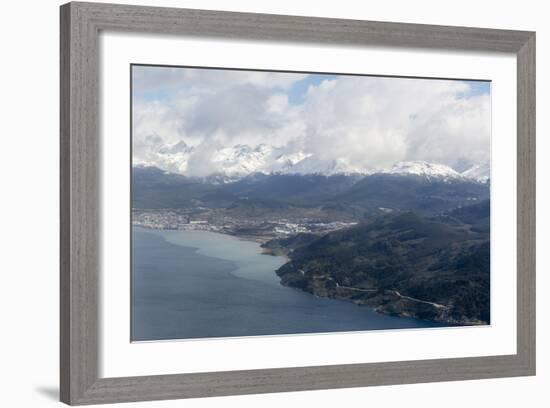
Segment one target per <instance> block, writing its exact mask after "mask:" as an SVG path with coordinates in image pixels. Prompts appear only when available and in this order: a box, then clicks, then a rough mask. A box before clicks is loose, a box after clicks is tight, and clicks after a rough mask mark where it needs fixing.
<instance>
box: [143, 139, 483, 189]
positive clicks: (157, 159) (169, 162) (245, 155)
mask: <svg viewBox="0 0 550 408" xmlns="http://www.w3.org/2000/svg"><path fill="white" fill-rule="evenodd" d="M195 155H197V156H195ZM198 157H200V158H201V159H200V161H199V160H198ZM202 161H203V162H204V164H205V166H204V168H203V169H201V171H202V173H199V174H198V173H197V172H196V170H197V169H196V167H194V166H197V165H199V166H200V165H201V164H203V162H202ZM134 164H136V165H143V166H153V167H158V168H160V169H162V170H164V171H168V172H172V173H179V174H183V175H190V176H193V177H203V178H205V179H207V180H211V181H213V182H216V183H228V182H233V181H237V180H239V179H241V178H243V177H246V176H249V175H251V174H266V175H268V174H289V175H292V174H296V175H305V174H321V175H325V176H331V175H335V174H346V175H352V174H355V175H357V174H359V175H369V174H373V173H382V174H396V175H414V176H423V177H426V178H428V179H434V180H442V181H450V180H460V179H461V180H465V179H471V180H475V181H478V182H483V183H484V182H487V180H488V179H489V163H485V164H481V165H478V166H474V167H472V168H470V169H469V170H466V171H465V172H463V173H458V172H457V171H455V170H453V169H452V168H451V167H449V166H446V165H444V164H438V163H429V162H427V161H422V160H418V161H403V162H400V163H397V164H395V165H394V166H392V167H391V168H389V169H378V170H373V169H370V168H368V167H366V166H365V167H359V166H357V165H353V164H351V163H349V161H348V160H346V159H345V158H339V159H333V160H321V159H319V157H317V156H315V155H314V154H311V153H305V152H303V151H292V152H288V149H285V148H282V147H275V146H271V145H267V144H259V145H257V146H249V145H245V144H237V145H234V146H230V147H223V148H220V149H214V150H213V151H210V150H208V151H206V152H205V151H204V148H201V147H200V146H198V147H193V146H189V145H187V144H186V143H185V142H184V141H180V142H178V143H176V144H174V145H171V146H164V147H162V148H160V149H158V150H156V152H155V153H152V154H151V155H149V156H148V157H147V158H146V160H139V159H136V160H135V161H134Z"/></svg>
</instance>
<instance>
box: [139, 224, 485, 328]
mask: <svg viewBox="0 0 550 408" xmlns="http://www.w3.org/2000/svg"><path fill="white" fill-rule="evenodd" d="M134 226H135V227H139V228H143V229H146V230H157V231H204V232H210V233H215V234H221V235H227V236H230V237H233V238H236V239H238V240H241V241H245V242H253V243H256V244H258V245H259V249H260V251H259V253H260V254H261V255H267V256H272V257H281V258H284V261H285V262H284V263H283V264H282V265H285V264H287V263H288V262H291V261H292V260H291V258H290V257H289V256H288V254H286V253H285V252H284V251H276V250H274V249H273V248H269V247H265V246H263V244H265V243H266V242H269V241H270V240H272V239H273V238H271V237H258V236H250V235H237V234H234V233H231V232H229V231H223V230H218V229H207V228H153V227H149V226H144V225H138V224H132V227H134ZM278 269H279V268H277V269H275V270H274V271H273V273H274V275H275V276H276V277H277V280H278V283H279V284H280V285H281V286H285V287H288V288H293V289H298V290H300V291H301V292H303V293H307V294H309V295H312V296H315V297H319V298H326V299H332V300H337V301H345V302H349V303H353V304H355V305H357V306H361V307H365V306H366V307H368V308H369V309H371V310H373V311H374V312H376V313H378V314H382V315H388V316H393V317H399V318H405V319H407V318H412V319H416V320H420V321H425V322H429V323H438V324H444V325H448V326H473V325H484V324H485V323H483V322H480V323H477V322H458V321H450V320H448V319H443V318H442V319H423V318H421V317H419V316H417V315H415V314H414V313H410V312H407V311H401V312H397V311H395V310H394V309H392V308H391V307H388V305H387V304H385V305H384V304H382V302H373V301H372V300H371V299H368V300H365V299H354V297H353V295H352V292H353V291H354V290H357V289H356V288H345V287H338V288H337V289H338V290H336V291H328V290H326V288H323V290H321V291H318V290H312V291H310V290H306V289H305V288H303V287H299V286H294V285H292V284H289V282H287V281H286V280H285V279H284V277H283V276H281V275H279V273H278Z"/></svg>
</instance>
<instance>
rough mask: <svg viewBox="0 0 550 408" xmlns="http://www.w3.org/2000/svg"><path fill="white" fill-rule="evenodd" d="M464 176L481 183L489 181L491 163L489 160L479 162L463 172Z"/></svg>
mask: <svg viewBox="0 0 550 408" xmlns="http://www.w3.org/2000/svg"><path fill="white" fill-rule="evenodd" d="M461 174H462V176H463V177H466V178H468V179H472V180H475V181H477V182H479V183H487V182H488V181H489V179H490V177H491V165H490V163H489V162H488V161H487V162H485V163H482V164H477V165H475V166H473V167H471V168H469V169H468V170H466V171H463V172H462V173H461Z"/></svg>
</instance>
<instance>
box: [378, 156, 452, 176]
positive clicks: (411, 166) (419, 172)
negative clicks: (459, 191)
mask: <svg viewBox="0 0 550 408" xmlns="http://www.w3.org/2000/svg"><path fill="white" fill-rule="evenodd" d="M381 173H385V174H400V175H415V176H425V177H428V178H443V179H455V178H461V177H462V176H461V174H460V173H458V172H456V171H455V170H453V169H452V168H450V167H449V166H446V165H444V164H439V163H429V162H426V161H423V160H417V161H404V162H400V163H397V164H395V165H394V166H393V167H392V168H391V169H389V170H383V171H382V172H381Z"/></svg>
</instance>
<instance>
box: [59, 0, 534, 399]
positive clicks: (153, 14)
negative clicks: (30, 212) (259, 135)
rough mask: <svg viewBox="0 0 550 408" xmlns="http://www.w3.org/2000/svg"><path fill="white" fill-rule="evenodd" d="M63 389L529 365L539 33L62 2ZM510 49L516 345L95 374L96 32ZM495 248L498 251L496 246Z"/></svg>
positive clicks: (329, 380) (203, 388)
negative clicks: (335, 361) (436, 354)
mask: <svg viewBox="0 0 550 408" xmlns="http://www.w3.org/2000/svg"><path fill="white" fill-rule="evenodd" d="M60 18H61V43H60V51H61V61H60V62H61V70H60V76H61V77H60V79H61V88H60V94H61V106H60V138H61V139H60V149H61V154H60V156H61V157H60V184H61V191H60V217H61V228H60V231H61V233H60V243H61V245H60V260H61V267H60V289H61V290H60V293H61V299H60V322H61V324H60V339H61V342H60V396H61V401H63V402H65V403H67V404H70V405H82V404H99V403H115V402H128V401H145V400H160V399H178V398H196V397H209V396H224V395H240V394H257V393H269V392H282V391H301V390H319V389H328V388H349V387H365V386H374V385H390V384H406V383H421V382H436V381H455V380H468V379H482V378H497V377H512V376H528V375H535V304H536V299H535V33H534V32H528V31H513V30H496V29H483V28H463V27H446V26H435V25H418V24H404V23H386V22H371V21H359V20H344V19H328V18H315V17H296V16H283V15H267V14H251V13H237V12H221V11H206V10H191V9H175V8H160V7H143V6H130V5H115V4H95V3H80V2H72V3H68V4H65V5H63V6H61V9H60ZM102 30H109V31H115V32H116V31H122V32H138V33H142V34H143V33H145V34H174V35H182V36H193V37H223V38H226V39H247V40H263V41H287V42H300V43H313V44H330V45H347V46H350V45H351V46H357V47H361V46H367V45H377V46H388V47H401V48H425V49H445V50H468V51H480V52H497V53H498V52H506V53H514V54H515V55H516V58H517V234H518V240H517V353H516V354H514V355H503V356H485V357H467V358H445V359H434V360H416V361H396V362H383V363H358V364H344V365H329V366H308V367H292V368H270V369H261V370H239V371H222V372H211V373H193V374H174V375H153V376H140V377H117V378H101V377H100V376H99V352H100V350H99V345H98V332H99V330H100V324H99V311H98V303H99V302H100V293H99V282H98V280H99V269H100V245H99V240H100V227H99V221H98V220H99V205H98V199H99V195H100V178H99V166H100V163H101V150H100V148H99V136H98V135H99V63H98V61H99V39H98V37H99V33H100V32H101V31H102ZM497 256H498V254H497Z"/></svg>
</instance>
